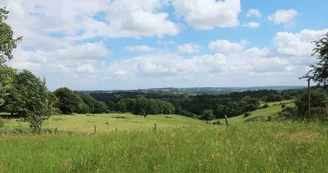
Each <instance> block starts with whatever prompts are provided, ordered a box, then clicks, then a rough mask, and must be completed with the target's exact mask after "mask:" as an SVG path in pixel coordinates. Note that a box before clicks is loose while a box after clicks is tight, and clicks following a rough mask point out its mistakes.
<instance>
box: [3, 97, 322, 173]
mask: <svg viewBox="0 0 328 173" xmlns="http://www.w3.org/2000/svg"><path fill="white" fill-rule="evenodd" d="M288 104H289V105H290V106H293V103H291V102H290V103H288ZM274 105H275V106H274ZM280 110H281V108H280V104H279V103H272V104H271V105H270V108H267V109H260V110H257V111H254V112H252V115H251V116H250V117H248V118H252V117H259V116H264V117H268V116H270V115H272V114H274V113H276V112H278V111H280ZM123 117H124V119H123ZM248 118H242V116H239V117H234V118H230V119H229V121H230V122H231V124H230V126H229V127H226V126H223V125H221V126H213V125H209V124H206V123H205V122H204V121H200V120H196V119H191V118H187V117H183V116H178V115H156V116H155V115H151V116H149V117H147V118H143V117H141V116H135V115H131V114H101V115H74V116H53V117H52V118H51V119H49V120H48V121H46V122H45V125H44V128H58V129H60V130H63V131H72V132H77V133H58V134H57V135H54V134H43V135H26V134H25V135H0V146H1V147H0V172H1V173H2V172H3V173H7V172H33V173H38V172H40V173H41V172H60V173H61V172H86V173H89V172H118V173H121V172H123V173H125V172H127V173H130V172H168V173H171V172H186V173H189V172H197V173H198V172H328V167H327V166H326V165H327V164H328V149H327V143H328V135H327V130H328V125H327V124H323V123H314V122H313V123H302V122H286V121H285V122H268V121H265V122H248V123H243V122H245V119H248ZM155 123H156V125H157V129H156V131H155V130H154V124H155ZM94 125H96V127H97V133H96V134H94V135H91V136H85V135H81V134H80V132H93V130H94V129H93V128H94ZM22 127H28V124H27V123H24V122H17V121H16V120H5V124H4V128H9V129H10V128H11V129H14V128H22Z"/></svg>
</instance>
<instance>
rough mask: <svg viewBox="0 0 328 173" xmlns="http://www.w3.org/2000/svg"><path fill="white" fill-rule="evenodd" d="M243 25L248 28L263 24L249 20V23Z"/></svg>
mask: <svg viewBox="0 0 328 173" xmlns="http://www.w3.org/2000/svg"><path fill="white" fill-rule="evenodd" d="M243 26H244V27H248V28H259V27H261V24H260V23H258V22H249V23H245V24H244V25H243Z"/></svg>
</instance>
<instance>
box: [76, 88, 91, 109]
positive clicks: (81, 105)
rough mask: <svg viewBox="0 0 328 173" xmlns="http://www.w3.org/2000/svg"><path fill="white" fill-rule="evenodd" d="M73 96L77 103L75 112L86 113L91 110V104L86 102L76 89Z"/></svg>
mask: <svg viewBox="0 0 328 173" xmlns="http://www.w3.org/2000/svg"><path fill="white" fill-rule="evenodd" d="M73 98H74V103H75V105H74V109H73V112H76V113H79V114H85V113H88V112H89V106H88V105H87V104H85V103H84V101H83V100H82V98H81V97H80V95H79V94H78V93H77V92H76V91H74V92H73Z"/></svg>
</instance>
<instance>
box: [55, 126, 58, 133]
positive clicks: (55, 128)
mask: <svg viewBox="0 0 328 173" xmlns="http://www.w3.org/2000/svg"><path fill="white" fill-rule="evenodd" d="M57 130H58V129H57V127H56V128H55V135H57Z"/></svg>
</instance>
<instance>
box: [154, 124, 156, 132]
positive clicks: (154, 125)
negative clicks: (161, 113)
mask: <svg viewBox="0 0 328 173" xmlns="http://www.w3.org/2000/svg"><path fill="white" fill-rule="evenodd" d="M156 128H157V127H156V123H154V131H155V132H156Z"/></svg>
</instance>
